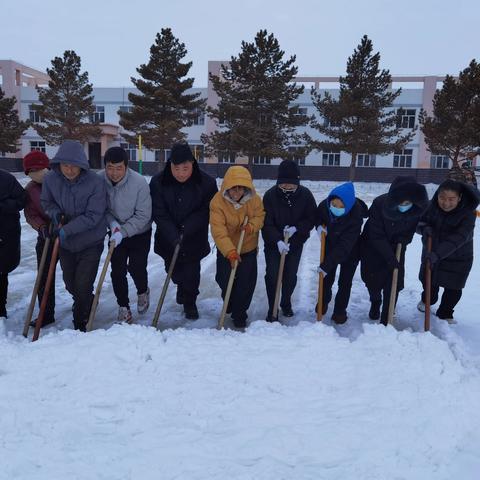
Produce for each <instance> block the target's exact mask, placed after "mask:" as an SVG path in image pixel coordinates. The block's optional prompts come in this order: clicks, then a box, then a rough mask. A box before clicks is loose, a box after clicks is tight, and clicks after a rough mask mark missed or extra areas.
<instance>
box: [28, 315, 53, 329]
mask: <svg viewBox="0 0 480 480" xmlns="http://www.w3.org/2000/svg"><path fill="white" fill-rule="evenodd" d="M37 320H38V318H36V319H35V320H32V321H31V322H30V326H31V327H33V328H35V325H36V324H37ZM52 323H55V319H54V318H53V317H45V318H44V319H43V322H42V328H43V327H46V326H47V325H51V324H52Z"/></svg>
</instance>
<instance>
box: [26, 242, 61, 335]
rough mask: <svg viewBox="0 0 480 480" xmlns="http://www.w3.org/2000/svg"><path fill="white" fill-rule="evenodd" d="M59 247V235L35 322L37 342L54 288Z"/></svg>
mask: <svg viewBox="0 0 480 480" xmlns="http://www.w3.org/2000/svg"><path fill="white" fill-rule="evenodd" d="M45 243H46V242H45ZM59 248H60V238H59V237H57V238H56V239H55V242H54V244H53V250H52V258H51V260H50V266H49V268H48V275H47V280H46V282H45V288H44V290H43V297H42V303H41V304H40V311H39V312H38V318H37V321H36V322H35V331H34V332H33V337H32V342H35V341H36V340H38V337H39V336H40V329H41V328H42V323H43V318H44V317H45V309H46V308H47V302H48V294H49V293H50V288H52V282H53V275H54V274H55V269H56V268H57V258H58V250H59ZM42 256H43V252H42Z"/></svg>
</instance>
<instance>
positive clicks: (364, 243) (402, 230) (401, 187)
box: [360, 177, 428, 290]
mask: <svg viewBox="0 0 480 480" xmlns="http://www.w3.org/2000/svg"><path fill="white" fill-rule="evenodd" d="M404 200H408V201H410V202H412V204H413V205H412V208H411V209H410V210H408V211H407V212H405V213H401V212H400V211H399V210H398V205H399V203H400V202H402V201H404ZM427 206H428V195H427V191H426V190H425V187H424V186H423V185H421V184H419V183H417V182H416V180H415V179H414V178H413V177H397V178H396V179H395V180H394V181H393V183H392V185H391V186H390V189H389V192H388V193H385V194H383V195H380V196H379V197H377V198H376V199H375V200H374V201H373V203H372V205H371V207H370V209H369V211H368V220H367V223H366V224H365V227H364V229H363V233H362V236H361V245H360V250H361V275H362V280H363V281H364V282H365V284H366V285H367V288H369V289H372V290H381V289H382V288H384V287H385V285H386V284H387V282H390V281H391V272H392V270H393V268H394V267H395V265H396V259H395V250H396V247H397V244H398V243H401V244H402V246H403V247H402V254H401V257H400V267H399V270H398V290H402V289H403V279H404V275H405V268H404V264H405V251H406V246H407V245H408V244H409V243H410V242H411V241H412V238H413V235H414V233H415V229H416V227H417V224H418V222H419V220H420V217H421V216H422V215H423V213H424V212H425V210H426V208H427Z"/></svg>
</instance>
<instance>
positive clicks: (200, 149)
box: [190, 145, 205, 163]
mask: <svg viewBox="0 0 480 480" xmlns="http://www.w3.org/2000/svg"><path fill="white" fill-rule="evenodd" d="M190 148H191V149H192V152H193V156H194V157H195V159H196V160H197V162H199V163H203V162H204V161H205V150H204V148H205V147H204V146H203V145H190Z"/></svg>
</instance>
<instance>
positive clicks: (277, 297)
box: [272, 232, 289, 318]
mask: <svg viewBox="0 0 480 480" xmlns="http://www.w3.org/2000/svg"><path fill="white" fill-rule="evenodd" d="M288 238H289V235H288V232H287V233H285V236H284V237H283V241H284V242H285V243H286V244H287V245H288ZM286 256H287V252H284V253H282V254H281V255H280V265H279V267H278V276H277V287H276V289H275V301H274V302H273V311H272V317H273V318H278V304H279V303H280V290H281V289H282V280H283V270H284V268H285V257H286Z"/></svg>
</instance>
